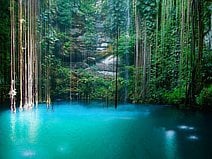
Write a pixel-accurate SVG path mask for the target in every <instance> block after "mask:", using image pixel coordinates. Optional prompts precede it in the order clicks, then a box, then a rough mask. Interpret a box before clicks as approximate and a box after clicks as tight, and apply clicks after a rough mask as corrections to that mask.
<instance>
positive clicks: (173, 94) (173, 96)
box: [163, 87, 186, 105]
mask: <svg viewBox="0 0 212 159" xmlns="http://www.w3.org/2000/svg"><path fill="white" fill-rule="evenodd" d="M185 94H186V93H185V88H182V87H176V88H174V89H173V90H172V91H170V92H166V93H164V95H163V96H164V97H163V98H164V101H165V102H164V103H169V104H175V105H179V104H182V103H183V102H184V101H185Z"/></svg>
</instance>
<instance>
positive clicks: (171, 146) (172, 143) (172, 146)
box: [165, 130, 177, 159]
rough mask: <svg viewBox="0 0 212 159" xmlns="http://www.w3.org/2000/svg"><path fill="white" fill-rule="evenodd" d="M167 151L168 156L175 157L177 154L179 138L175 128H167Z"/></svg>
mask: <svg viewBox="0 0 212 159" xmlns="http://www.w3.org/2000/svg"><path fill="white" fill-rule="evenodd" d="M165 143H166V144H165V152H166V156H167V158H170V159H172V158H175V157H176V156H177V152H176V151H177V139H176V132H175V131H174V130H167V131H166V132H165Z"/></svg>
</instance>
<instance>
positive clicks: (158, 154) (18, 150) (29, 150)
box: [0, 102, 212, 159]
mask: <svg viewBox="0 0 212 159" xmlns="http://www.w3.org/2000/svg"><path fill="white" fill-rule="evenodd" d="M211 121H212V117H211V114H202V113H197V112H184V111H179V110H176V109H174V108H171V107H168V106H151V105H132V104H127V105H120V106H119V107H118V109H117V110H116V109H114V108H112V107H109V108H106V107H105V105H104V104H103V103H98V102H93V103H90V104H85V103H79V102H72V103H69V102H67V103H66V102H60V103H55V104H53V106H52V107H50V108H49V109H47V108H46V107H45V105H42V104H41V105H39V106H38V108H37V109H33V110H28V111H23V112H17V113H16V114H14V113H11V112H10V111H9V110H6V111H5V110H2V111H1V112H0V159H22V158H23V159H24V158H36V159H196V158H197V159H209V158H211V157H212V152H211V150H212V138H211V135H212V124H211Z"/></svg>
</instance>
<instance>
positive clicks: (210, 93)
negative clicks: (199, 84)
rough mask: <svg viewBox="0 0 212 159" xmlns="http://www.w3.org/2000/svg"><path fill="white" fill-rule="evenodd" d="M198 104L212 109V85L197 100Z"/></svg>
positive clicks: (205, 88) (203, 90)
mask: <svg viewBox="0 0 212 159" xmlns="http://www.w3.org/2000/svg"><path fill="white" fill-rule="evenodd" d="M196 103H197V104H198V105H201V106H206V107H211V103H212V85H209V86H208V87H204V88H203V89H202V91H201V92H200V94H199V95H198V96H197V98H196Z"/></svg>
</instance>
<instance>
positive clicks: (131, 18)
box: [0, 0, 212, 109]
mask: <svg viewBox="0 0 212 159" xmlns="http://www.w3.org/2000/svg"><path fill="white" fill-rule="evenodd" d="M0 42H1V44H0V101H1V102H6V101H8V100H9V98H11V102H12V103H15V102H16V103H18V105H19V107H20V108H22V107H31V106H32V105H34V104H36V103H39V102H46V103H47V104H50V103H51V102H52V101H55V100H82V99H83V100H97V99H100V100H105V101H106V102H113V101H114V103H115V105H116V106H117V103H118V102H132V103H154V104H172V105H178V106H181V107H184V108H201V109H208V108H211V103H212V77H211V75H212V3H211V1H210V0H142V1H141V0H86V1H83V0H28V1H27V0H10V1H7V0H1V1H0ZM108 61H109V62H108ZM106 62H108V63H106ZM9 92H10V95H9ZM13 109H15V108H13Z"/></svg>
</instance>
